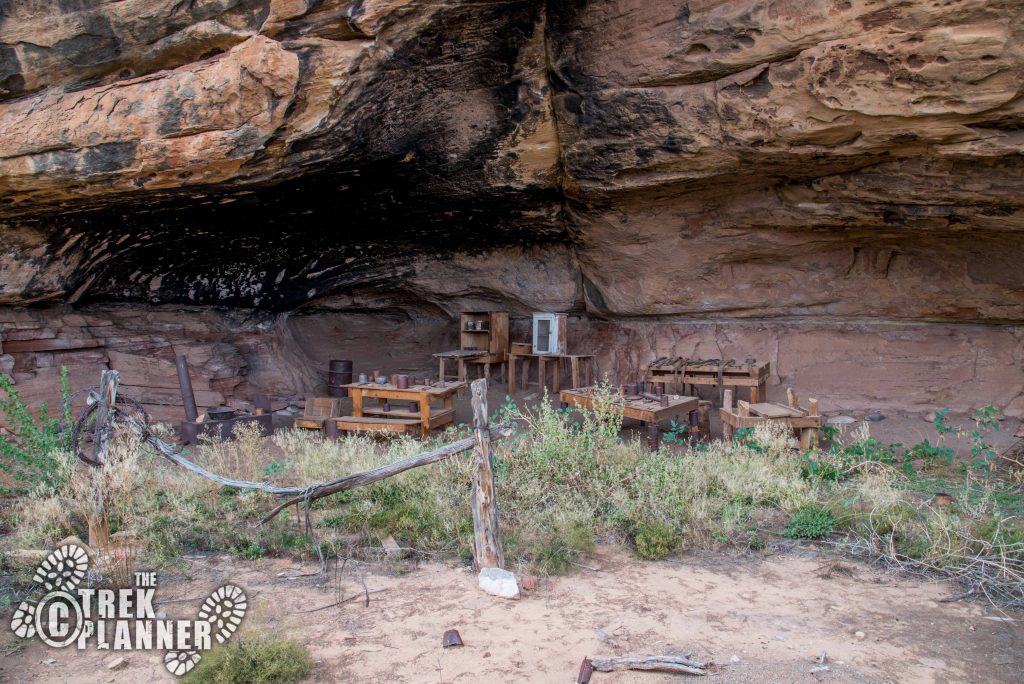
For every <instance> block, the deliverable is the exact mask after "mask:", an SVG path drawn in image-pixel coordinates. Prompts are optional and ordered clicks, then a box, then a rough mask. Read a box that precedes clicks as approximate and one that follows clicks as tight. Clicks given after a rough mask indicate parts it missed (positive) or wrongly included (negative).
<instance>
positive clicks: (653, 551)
mask: <svg viewBox="0 0 1024 684" xmlns="http://www.w3.org/2000/svg"><path fill="white" fill-rule="evenodd" d="M680 541H681V539H680V537H679V534H678V533H677V532H676V531H675V530H674V529H672V528H671V527H669V526H668V525H666V524H664V523H661V522H657V521H654V520H649V521H643V522H638V523H636V525H635V526H634V527H633V545H634V546H635V547H636V553H637V555H638V556H640V557H641V558H646V559H647V560H660V559H662V558H664V557H665V556H667V555H669V554H670V553H672V552H673V551H675V550H676V549H677V548H678V547H679V543H680Z"/></svg>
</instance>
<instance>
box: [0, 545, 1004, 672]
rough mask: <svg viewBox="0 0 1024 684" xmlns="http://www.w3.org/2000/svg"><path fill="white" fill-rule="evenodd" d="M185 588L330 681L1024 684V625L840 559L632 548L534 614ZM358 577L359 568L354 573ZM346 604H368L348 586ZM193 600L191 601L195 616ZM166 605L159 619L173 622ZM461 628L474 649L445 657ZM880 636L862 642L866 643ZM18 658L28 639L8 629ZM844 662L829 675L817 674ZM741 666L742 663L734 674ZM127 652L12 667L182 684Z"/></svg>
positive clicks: (431, 576) (486, 601) (280, 578)
mask: <svg viewBox="0 0 1024 684" xmlns="http://www.w3.org/2000/svg"><path fill="white" fill-rule="evenodd" d="M187 563H188V569H187V571H186V574H185V576H183V577H179V578H177V579H175V578H171V577H168V578H166V579H165V580H164V581H163V583H162V584H161V588H160V590H159V591H158V594H157V596H158V602H159V601H165V602H166V601H172V602H171V603H166V604H165V606H164V609H165V610H166V611H167V613H168V615H169V616H170V617H181V618H186V617H189V616H191V615H194V614H195V612H196V610H197V609H198V606H199V604H200V603H201V601H202V598H204V596H205V595H206V594H207V592H209V591H211V590H212V589H213V588H215V587H216V586H218V585H219V584H220V583H222V582H225V581H228V580H230V581H232V582H235V583H238V584H240V585H241V586H243V587H245V589H246V590H247V591H248V592H249V594H250V596H251V597H252V599H253V600H252V604H253V610H252V611H251V612H250V613H249V615H247V617H246V620H247V622H248V623H249V624H261V625H264V626H265V627H266V628H269V629H271V630H274V631H277V632H280V633H283V634H287V635H290V636H292V637H294V638H297V639H299V640H301V641H302V642H304V643H305V644H307V645H308V646H309V648H310V650H311V652H312V654H313V658H314V660H315V662H316V665H315V669H314V671H313V673H312V676H311V678H310V680H311V681H315V682H335V681H345V682H524V683H531V682H536V683H541V682H544V683H546V682H551V683H565V684H568V683H570V682H573V681H575V679H574V678H575V675H576V673H577V671H578V669H579V665H580V662H581V661H582V659H583V657H584V656H588V655H589V656H606V655H653V654H662V653H680V652H683V653H686V652H689V653H693V654H694V656H695V657H696V658H699V659H706V660H712V661H714V662H716V663H719V664H721V665H722V666H723V667H722V669H721V673H720V674H719V675H717V676H716V679H715V681H719V682H723V683H725V682H800V681H806V682H812V681H832V682H890V681H891V682H1019V681H1022V675H1021V666H1022V664H1024V662H1022V661H1024V655H1022V651H1021V649H1020V645H1021V642H1022V639H1024V628H1022V626H1021V625H1022V623H1021V620H1022V619H1024V615H1022V614H1021V613H1013V614H1000V613H998V612H996V611H993V610H992V609H990V608H988V607H986V606H984V605H981V604H976V603H966V602H962V601H960V602H952V603H942V602H940V599H942V598H944V597H947V596H948V595H949V594H950V593H951V591H952V589H951V587H950V586H949V585H947V584H944V583H926V582H922V581H918V580H915V579H908V578H901V577H894V576H891V575H885V574H881V573H878V572H876V571H874V570H873V569H871V568H869V567H868V566H865V565H861V564H858V563H852V562H849V561H842V568H843V569H842V570H840V571H833V572H832V573H831V574H829V573H828V572H825V571H824V569H825V568H827V567H828V565H829V561H827V560H826V559H824V558H823V557H821V556H819V555H818V554H817V553H816V552H814V551H811V550H807V549H800V548H797V549H796V550H793V551H790V552H787V553H784V554H777V555H774V556H724V555H721V554H719V555H700V556H695V557H688V558H684V559H682V560H678V561H664V562H654V563H652V562H642V561H638V560H635V559H632V558H630V556H629V555H628V554H627V553H626V552H625V551H623V550H621V549H618V548H616V547H602V548H601V549H600V550H599V552H598V554H597V556H596V557H595V558H593V559H591V560H589V561H588V564H590V565H592V567H593V568H595V570H585V569H581V570H580V571H579V573H578V574H574V575H571V576H567V577H561V578H556V579H551V580H546V581H543V582H542V583H541V585H540V586H539V587H538V589H537V590H536V591H533V592H529V593H525V594H524V596H523V598H522V599H521V600H518V601H507V600H502V599H497V598H492V597H490V596H488V595H486V594H484V593H482V592H481V591H479V590H478V589H477V588H476V586H475V576H474V575H473V574H472V573H471V572H469V571H468V570H467V569H465V568H463V567H459V566H457V565H453V564H447V563H424V564H420V565H419V566H418V567H417V568H414V569H411V571H410V572H408V573H406V574H402V575H396V574H395V573H394V572H392V571H389V567H388V566H384V565H376V566H363V567H362V568H361V570H360V572H361V573H362V575H363V577H364V579H365V583H366V586H367V587H368V589H369V591H370V592H375V591H377V590H383V591H377V593H371V594H370V596H369V600H370V603H369V606H365V605H364V603H363V600H362V598H360V600H358V601H353V602H348V603H345V604H343V605H340V606H333V607H330V608H326V609H323V610H314V609H316V608H319V607H321V606H327V605H329V604H331V603H333V602H334V601H336V598H337V597H336V592H335V589H336V586H337V584H336V583H335V581H334V580H333V579H332V580H331V582H330V586H328V587H326V588H324V587H318V586H316V582H317V581H318V580H317V579H316V578H315V577H297V578H294V579H289V578H288V576H292V575H300V574H302V573H314V574H315V570H316V566H315V565H305V566H300V565H297V564H294V563H292V562H289V561H284V560H262V561H255V562H246V561H236V560H232V559H230V558H228V557H206V558H191V559H189V560H188V561H187ZM351 567H352V566H351V565H350V566H349V568H350V569H351ZM340 585H341V588H342V590H343V593H344V595H345V596H351V595H354V594H356V593H357V592H361V591H362V589H361V585H360V583H359V581H358V580H357V578H356V576H355V575H354V574H352V573H351V572H349V571H346V572H345V573H343V574H342V575H340ZM176 599H186V600H178V601H176V602H175V600H176ZM159 607H160V606H159V605H158V608H159ZM449 628H457V629H458V630H459V631H460V633H461V635H462V638H463V641H464V642H465V646H464V647H463V648H451V649H447V650H445V649H442V647H441V635H442V633H443V632H444V631H445V630H446V629H449ZM858 631H861V632H863V633H864V636H863V638H858V637H857V636H856V633H857V632H858ZM4 635H5V636H4V640H5V645H6V643H7V642H9V641H10V639H11V635H10V633H9V632H8V631H7V630H4ZM823 651H825V652H826V653H827V665H828V668H829V669H828V670H827V671H820V672H818V673H814V674H812V673H811V670H812V668H814V667H815V666H816V662H815V659H816V658H818V657H819V656H820V655H821V653H822V652H823ZM733 656H736V657H737V658H738V661H735V660H734V659H733ZM113 657H114V656H113V655H112V654H111V653H109V652H96V651H86V652H75V651H70V650H60V651H58V650H54V649H50V648H48V647H46V646H43V645H42V644H39V643H36V642H33V643H32V644H31V645H30V646H28V647H27V648H25V649H24V650H22V651H20V652H18V653H14V654H12V655H7V656H6V657H2V658H0V667H2V669H0V676H2V677H3V679H4V681H11V682H21V681H47V682H151V681H152V682H161V681H171V680H172V677H171V676H170V675H169V674H167V672H166V671H165V670H164V669H163V667H162V665H161V663H160V657H159V655H158V654H154V653H141V652H140V653H129V654H127V660H128V664H127V666H126V667H125V668H123V669H121V670H118V671H116V672H111V671H109V670H108V669H107V666H106V664H107V663H108V662H110V660H111V659H112V658H113ZM681 679H683V677H680V676H674V675H664V674H655V673H639V672H624V673H595V674H594V676H593V679H592V681H593V682H594V683H595V684H604V683H607V684H613V683H624V682H638V683H640V684H646V683H650V684H657V683H658V682H670V681H680V680H681Z"/></svg>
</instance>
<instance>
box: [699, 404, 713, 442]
mask: <svg viewBox="0 0 1024 684" xmlns="http://www.w3.org/2000/svg"><path fill="white" fill-rule="evenodd" d="M697 435H698V438H699V439H700V440H701V441H702V442H710V441H711V402H710V401H705V400H703V399H701V400H700V401H698V402H697Z"/></svg>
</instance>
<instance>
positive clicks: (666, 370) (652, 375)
mask: <svg viewBox="0 0 1024 684" xmlns="http://www.w3.org/2000/svg"><path fill="white" fill-rule="evenodd" d="M769 375H771V362H769V361H765V362H764V363H758V362H757V361H756V360H750V361H749V362H744V363H737V362H735V361H732V360H727V361H724V362H723V361H722V360H720V359H688V358H684V357H662V358H660V359H658V360H656V361H653V362H652V363H651V364H650V365H649V366H648V367H647V375H646V380H647V382H656V383H662V384H665V385H668V384H670V383H674V382H680V383H684V385H685V384H690V385H708V386H712V387H714V386H718V384H719V382H721V384H722V385H723V386H725V387H730V386H732V387H749V388H750V401H751V403H757V402H760V401H763V400H764V399H765V398H766V396H765V394H766V384H767V382H768V376H769Z"/></svg>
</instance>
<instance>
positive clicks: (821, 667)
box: [811, 665, 831, 674]
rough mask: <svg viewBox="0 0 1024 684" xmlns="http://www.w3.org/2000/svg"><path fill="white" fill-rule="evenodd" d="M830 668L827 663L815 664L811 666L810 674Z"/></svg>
mask: <svg viewBox="0 0 1024 684" xmlns="http://www.w3.org/2000/svg"><path fill="white" fill-rule="evenodd" d="M829 671H831V668H830V667H829V666H828V665H816V666H814V667H812V668H811V674H818V673H819V672H829Z"/></svg>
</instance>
